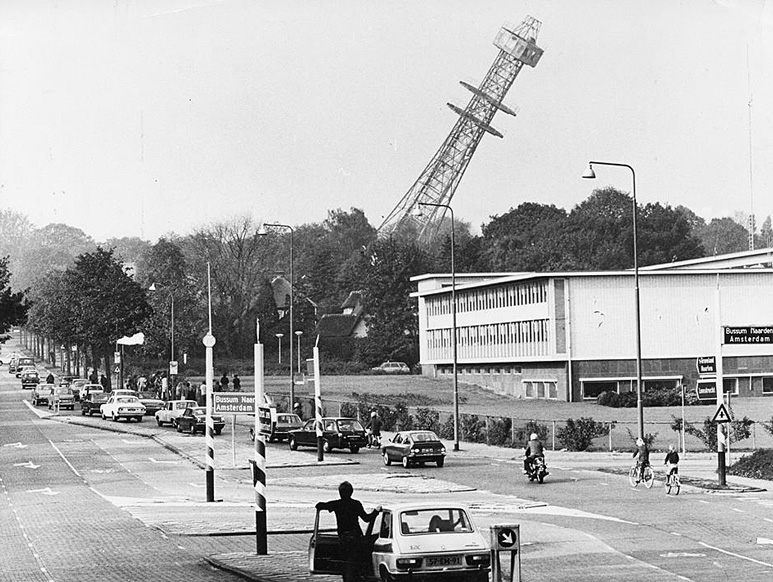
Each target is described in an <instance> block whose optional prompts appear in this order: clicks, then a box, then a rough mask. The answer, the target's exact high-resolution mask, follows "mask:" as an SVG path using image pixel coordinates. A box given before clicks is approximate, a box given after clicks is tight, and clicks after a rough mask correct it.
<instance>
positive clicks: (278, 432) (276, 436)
mask: <svg viewBox="0 0 773 582" xmlns="http://www.w3.org/2000/svg"><path fill="white" fill-rule="evenodd" d="M302 426H303V421H302V420H301V417H300V416H298V415H297V414H292V413H289V412H279V413H277V415H276V421H275V422H272V423H271V433H270V434H269V435H268V442H270V443H273V442H274V441H283V440H286V439H289V438H290V431H293V430H298V429H299V428H301V427H302Z"/></svg>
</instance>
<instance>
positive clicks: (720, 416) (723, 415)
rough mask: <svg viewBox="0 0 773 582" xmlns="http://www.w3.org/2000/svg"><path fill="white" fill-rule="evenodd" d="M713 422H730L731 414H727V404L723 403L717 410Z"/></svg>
mask: <svg viewBox="0 0 773 582" xmlns="http://www.w3.org/2000/svg"><path fill="white" fill-rule="evenodd" d="M711 422H718V423H724V422H730V414H728V412H727V408H725V404H724V403H722V404H720V405H719V407H718V408H717V411H716V412H715V413H714V418H712V419H711Z"/></svg>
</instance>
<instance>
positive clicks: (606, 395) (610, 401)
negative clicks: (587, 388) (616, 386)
mask: <svg viewBox="0 0 773 582" xmlns="http://www.w3.org/2000/svg"><path fill="white" fill-rule="evenodd" d="M596 404H598V405H599V406H609V407H610V408H620V395H619V394H618V393H617V392H613V391H612V390H605V391H604V392H602V393H601V394H599V396H598V398H597V399H596Z"/></svg>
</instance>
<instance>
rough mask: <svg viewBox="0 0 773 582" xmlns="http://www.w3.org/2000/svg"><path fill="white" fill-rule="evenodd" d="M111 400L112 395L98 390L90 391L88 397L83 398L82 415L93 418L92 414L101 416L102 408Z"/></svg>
mask: <svg viewBox="0 0 773 582" xmlns="http://www.w3.org/2000/svg"><path fill="white" fill-rule="evenodd" d="M109 398H110V395H109V394H105V393H104V392H98V391H96V390H92V391H90V392H89V394H88V396H84V397H83V398H81V415H82V416H86V415H89V416H91V415H92V414H100V412H101V411H100V408H101V406H102V405H103V404H104V403H105V402H107V401H108V399H109Z"/></svg>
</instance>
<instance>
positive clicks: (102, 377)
mask: <svg viewBox="0 0 773 582" xmlns="http://www.w3.org/2000/svg"><path fill="white" fill-rule="evenodd" d="M99 383H100V384H102V390H104V391H105V392H107V388H108V383H107V376H105V375H104V374H102V375H100V377H99Z"/></svg>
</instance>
